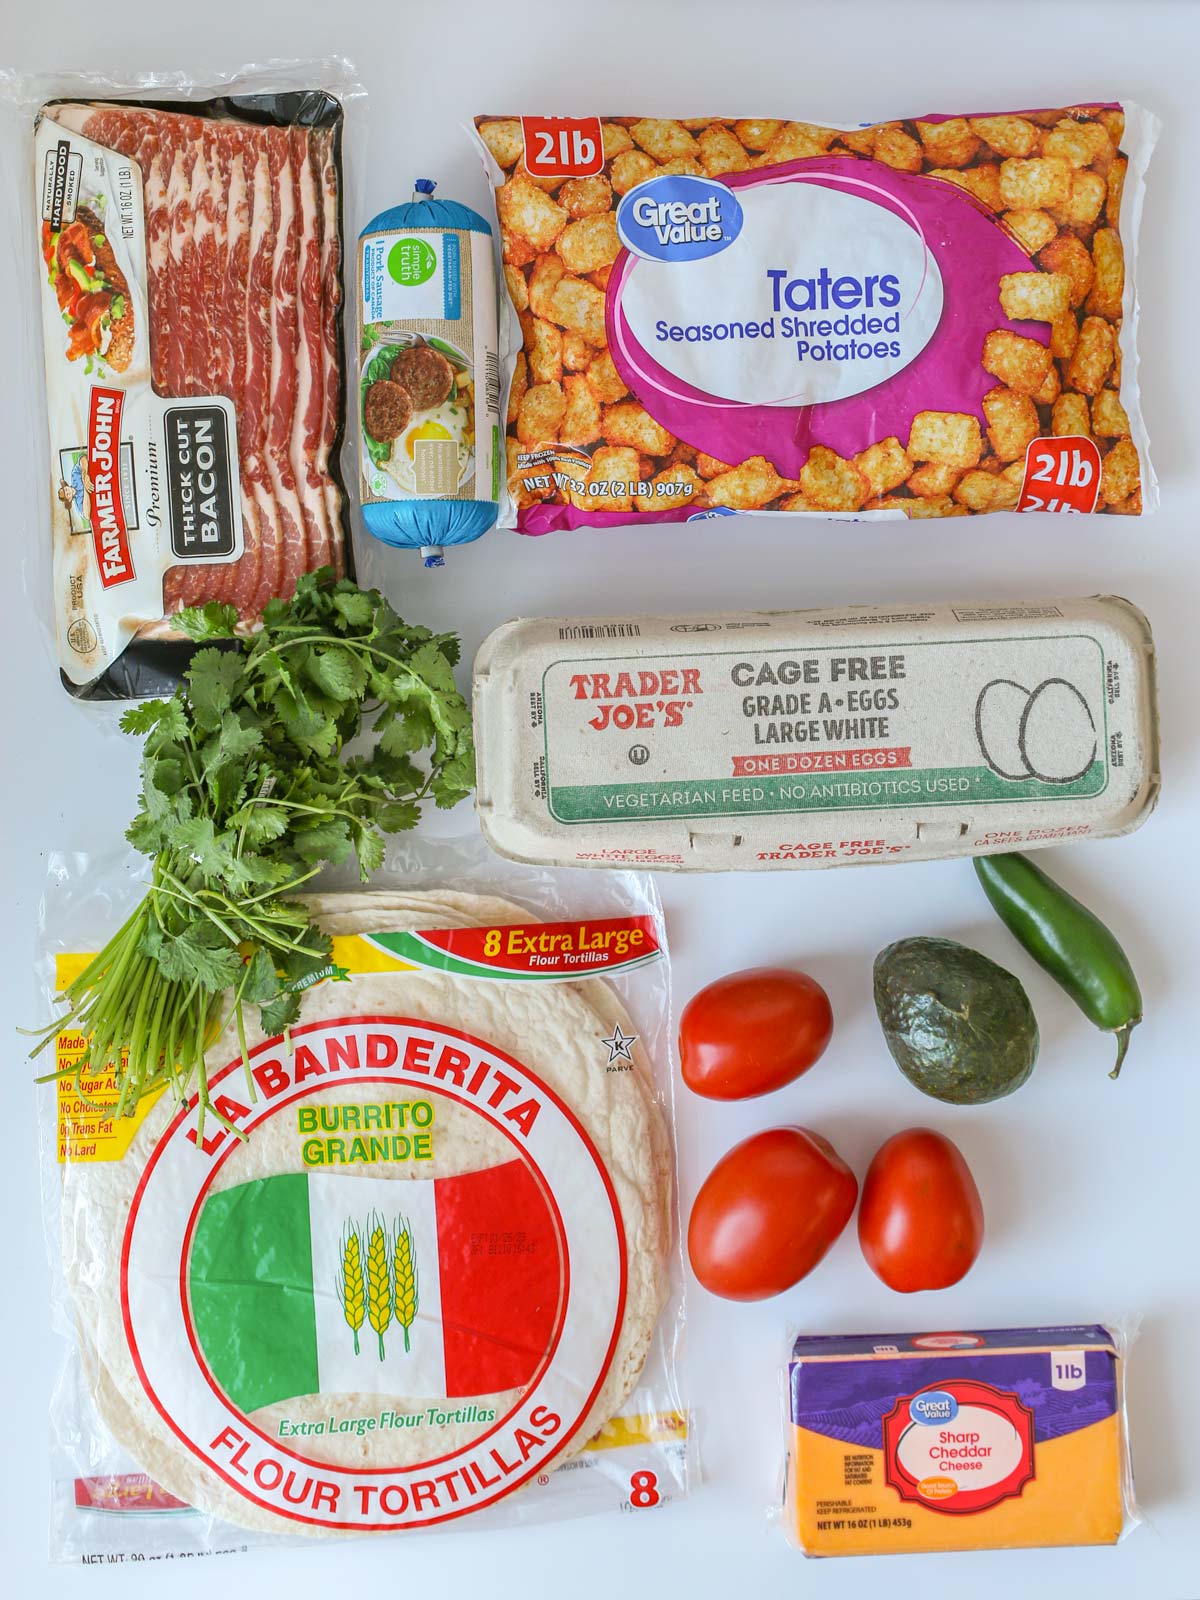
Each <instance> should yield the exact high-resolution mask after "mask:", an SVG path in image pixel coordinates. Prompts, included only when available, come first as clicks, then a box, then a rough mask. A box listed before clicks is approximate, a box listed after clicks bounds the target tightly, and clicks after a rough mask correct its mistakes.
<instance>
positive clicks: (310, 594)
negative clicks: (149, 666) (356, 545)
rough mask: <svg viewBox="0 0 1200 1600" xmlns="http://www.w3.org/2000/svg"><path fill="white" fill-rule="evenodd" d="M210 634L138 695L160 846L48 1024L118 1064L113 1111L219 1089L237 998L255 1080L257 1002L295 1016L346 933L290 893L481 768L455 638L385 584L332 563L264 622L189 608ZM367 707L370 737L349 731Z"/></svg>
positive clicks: (98, 1062) (144, 837)
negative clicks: (127, 910) (250, 1013)
mask: <svg viewBox="0 0 1200 1600" xmlns="http://www.w3.org/2000/svg"><path fill="white" fill-rule="evenodd" d="M177 621H178V625H179V627H180V628H181V629H182V630H184V631H185V632H186V633H187V634H188V635H189V636H190V637H191V638H192V639H194V640H196V641H198V642H199V643H201V644H203V643H205V642H206V641H212V640H222V641H232V643H230V642H226V643H224V644H223V645H222V646H221V647H215V646H214V647H211V648H205V649H199V650H197V651H196V652H195V653H194V655H193V656H192V659H191V664H190V666H189V667H188V670H187V673H186V675H185V679H184V682H183V683H181V684H180V686H179V688H178V689H177V690H176V691H175V693H174V694H173V695H172V696H171V698H170V699H169V700H149V701H145V702H143V703H141V704H139V705H136V706H133V707H131V708H130V709H129V710H128V711H126V712H125V714H124V716H123V717H122V719H121V726H122V728H123V729H124V730H125V732H126V733H131V734H140V735H142V736H143V737H144V739H145V744H144V746H143V751H142V793H141V798H140V802H139V805H138V812H137V816H136V817H135V818H134V820H133V822H132V824H131V825H130V827H129V829H128V831H127V837H128V838H129V840H130V842H131V843H132V844H133V845H135V846H136V848H137V849H138V850H140V851H142V852H143V854H145V855H147V856H150V857H151V858H152V859H153V869H152V872H151V877H150V883H149V888H148V890H147V893H146V896H145V898H144V899H143V900H142V901H141V903H140V904H139V905H138V907H137V909H136V910H135V911H134V912H133V914H132V916H131V917H130V918H129V920H128V921H127V922H126V923H125V925H124V926H123V927H122V928H121V929H120V930H119V931H118V932H117V933H116V934H114V935H113V937H112V938H111V939H110V940H109V942H108V944H107V945H106V946H105V947H104V949H103V950H102V951H100V953H99V954H98V955H97V956H96V957H95V958H94V959H93V960H92V961H91V963H90V964H89V965H88V967H87V968H86V970H85V971H84V972H82V973H81V974H80V976H79V977H78V978H77V979H76V980H75V982H74V983H72V984H71V985H70V986H69V987H68V988H67V989H66V990H65V991H64V992H63V994H62V995H61V996H60V999H62V1000H63V1001H64V1002H65V1003H66V1005H67V1007H68V1009H67V1011H66V1012H65V1013H64V1014H63V1015H60V1016H59V1017H58V1018H57V1019H56V1020H55V1021H54V1022H53V1023H52V1024H51V1025H50V1026H49V1027H48V1028H47V1029H46V1030H45V1031H44V1033H43V1034H41V1035H40V1036H39V1043H38V1044H37V1046H36V1047H35V1049H34V1051H33V1054H34V1055H37V1054H38V1052H39V1051H41V1050H42V1049H44V1048H45V1047H46V1046H47V1045H48V1044H49V1043H50V1042H51V1040H52V1039H53V1038H54V1037H55V1036H56V1035H57V1034H58V1033H59V1032H60V1031H61V1030H63V1029H71V1030H78V1031H79V1032H81V1033H83V1034H84V1035H85V1036H86V1037H87V1039H88V1045H87V1049H86V1051H85V1053H84V1055H83V1057H82V1058H81V1059H80V1060H79V1061H78V1062H76V1063H74V1064H73V1065H71V1066H69V1067H66V1068H64V1069H63V1070H62V1072H61V1073H58V1074H51V1076H72V1077H74V1079H75V1083H76V1087H77V1089H79V1092H80V1094H81V1096H82V1089H81V1088H80V1081H81V1079H82V1078H83V1077H84V1076H85V1075H87V1076H95V1075H97V1074H101V1075H105V1076H110V1075H111V1078H112V1080H113V1081H114V1083H115V1086H116V1089H117V1095H118V1098H117V1105H116V1110H115V1113H114V1114H115V1115H116V1116H121V1115H132V1113H133V1110H134V1108H135V1106H136V1105H137V1103H138V1101H139V1100H141V1099H143V1098H144V1097H145V1096H146V1095H148V1094H152V1093H154V1092H155V1091H157V1090H159V1089H163V1088H169V1089H170V1090H171V1091H172V1092H173V1094H174V1095H175V1097H176V1098H177V1099H178V1100H179V1101H180V1102H184V1101H186V1100H188V1099H189V1098H190V1097H191V1096H193V1095H194V1096H196V1098H197V1101H198V1105H199V1118H198V1121H199V1131H200V1133H201V1134H202V1133H203V1126H204V1118H205V1116H206V1115H211V1116H213V1117H215V1118H216V1119H217V1120H218V1121H220V1122H221V1123H223V1124H224V1125H225V1126H226V1127H229V1126H231V1125H230V1123H229V1121H228V1119H227V1118H225V1117H224V1116H223V1115H222V1114H221V1112H220V1111H219V1110H218V1109H217V1108H216V1106H214V1105H213V1103H212V1101H211V1100H210V1098H209V1089H208V1079H207V1075H206V1071H205V1061H204V1055H205V1050H206V1049H207V1048H208V1046H210V1045H211V1044H212V1042H213V1041H214V1040H215V1039H216V1037H217V1036H218V1034H219V1033H220V1032H221V1030H222V1029H223V1028H224V1027H225V1025H226V1023H227V1022H228V1020H229V1018H230V1015H231V1014H232V1016H233V1018H234V1020H235V1021H236V1025H237V1029H238V1037H239V1040H240V1042H241V1050H242V1059H243V1064H244V1066H245V1069H246V1081H247V1086H248V1089H249V1093H250V1095H251V1098H253V1097H254V1093H255V1090H254V1083H253V1079H252V1078H251V1076H250V1070H249V1059H248V1053H247V1048H246V1033H245V1022H244V1008H245V1006H247V1005H255V1006H259V1007H261V1012H262V1026H263V1028H264V1029H265V1030H266V1031H267V1032H268V1033H279V1032H282V1031H284V1030H286V1029H287V1027H288V1026H289V1025H290V1024H291V1023H292V1022H293V1021H294V1020H295V1018H296V1015H297V1013H298V1011H299V1007H300V999H299V994H300V990H301V989H302V988H303V987H304V985H305V983H306V981H312V979H313V977H314V976H315V975H316V974H317V973H319V972H320V971H321V970H322V969H323V968H324V967H325V966H327V964H328V962H329V955H330V941H329V939H328V937H327V935H325V934H324V933H322V932H321V930H320V929H319V928H317V927H315V926H314V925H313V924H312V922H311V921H310V920H309V917H308V913H307V911H306V909H305V907H304V905H303V904H302V903H301V902H299V901H297V900H295V899H290V898H289V896H292V895H294V894H295V892H296V891H297V890H298V889H299V888H300V887H301V886H302V885H303V884H305V883H307V882H308V881H309V880H310V879H311V878H313V877H315V876H316V874H317V873H318V872H320V871H321V869H322V868H323V867H324V866H325V865H326V864H327V863H328V864H334V865H336V864H338V863H340V862H344V861H346V860H348V859H349V858H350V857H351V856H354V857H356V858H357V861H358V867H359V871H360V874H361V877H362V878H363V880H364V881H365V880H366V879H367V877H368V876H369V874H370V873H371V872H372V871H373V870H374V869H376V868H377V867H379V866H380V865H381V863H382V861H383V856H384V837H383V836H384V834H387V833H396V832H399V831H400V830H402V829H405V828H411V827H413V826H414V825H415V824H416V822H417V819H418V817H419V815H420V807H421V803H422V801H424V800H426V799H432V800H433V801H434V803H435V804H436V805H438V806H445V807H448V806H452V805H454V804H456V802H457V801H459V800H460V799H462V798H463V797H464V796H465V795H467V794H469V793H470V792H471V789H472V787H473V785H474V779H475V764H474V750H473V746H472V740H471V715H470V711H469V709H468V707H467V706H466V704H465V703H464V701H463V698H462V696H461V695H460V694H459V692H458V690H457V689H456V688H455V684H454V676H453V667H454V665H455V663H456V661H457V660H458V641H457V639H456V638H455V637H454V636H453V635H451V634H432V633H431V632H430V631H429V630H428V629H427V628H415V627H410V626H409V625H408V624H406V623H404V622H402V621H401V620H400V618H399V617H398V616H397V615H396V613H395V612H394V611H393V610H392V608H391V606H390V605H389V604H388V603H387V601H386V600H385V599H384V598H383V597H382V596H381V595H380V594H379V593H378V592H377V591H375V590H363V589H359V588H358V587H357V585H355V584H353V583H351V582H350V581H349V580H347V579H340V580H335V578H334V576H333V573H332V572H331V571H330V570H329V569H328V568H326V569H324V570H322V571H320V572H317V573H310V574H308V575H306V576H305V577H302V578H301V579H300V580H299V582H298V584H297V586H296V593H295V596H294V597H293V598H292V599H291V600H286V601H285V600H273V601H271V602H270V604H269V605H268V606H267V607H266V609H265V611H264V613H263V626H262V629H261V631H260V632H258V633H256V634H254V635H253V636H252V637H249V638H246V637H242V638H238V637H236V635H235V627H236V624H237V613H236V611H235V610H234V608H233V607H232V606H224V605H219V604H216V603H210V604H208V605H206V606H204V607H203V608H200V609H191V610H185V611H182V612H180V613H179V616H178V619H177ZM364 720H366V721H368V722H369V723H370V724H371V727H372V729H373V733H374V743H373V746H372V747H371V748H370V749H369V751H368V752H367V753H365V754H362V755H353V756H346V755H345V750H346V747H347V746H348V745H349V744H350V743H351V741H352V740H355V739H357V738H358V736H359V735H360V734H361V733H362V732H363V729H364Z"/></svg>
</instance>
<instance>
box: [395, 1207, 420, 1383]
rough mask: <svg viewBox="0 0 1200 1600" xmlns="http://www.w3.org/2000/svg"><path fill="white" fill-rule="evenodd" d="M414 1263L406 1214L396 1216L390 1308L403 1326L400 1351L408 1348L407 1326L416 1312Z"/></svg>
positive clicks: (406, 1352) (410, 1323)
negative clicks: (402, 1341)
mask: <svg viewBox="0 0 1200 1600" xmlns="http://www.w3.org/2000/svg"><path fill="white" fill-rule="evenodd" d="M419 1292H420V1286H419V1284H418V1282H417V1263H416V1258H415V1256H414V1254H413V1242H412V1228H411V1226H410V1225H409V1222H408V1219H407V1218H406V1217H397V1218H396V1221H395V1224H394V1242H393V1245H392V1311H393V1313H394V1315H395V1318H396V1322H397V1323H398V1324H399V1326H400V1327H401V1328H403V1330H404V1352H405V1354H406V1355H407V1354H408V1352H409V1350H410V1349H411V1345H410V1343H409V1329H410V1328H411V1327H412V1325H413V1322H414V1320H415V1318H416V1315H417V1297H418V1294H419Z"/></svg>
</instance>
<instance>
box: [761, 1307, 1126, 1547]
mask: <svg viewBox="0 0 1200 1600" xmlns="http://www.w3.org/2000/svg"><path fill="white" fill-rule="evenodd" d="M1139 1320H1140V1319H1137V1318H1131V1319H1125V1320H1120V1321H1117V1322H1113V1323H1109V1324H1102V1323H1086V1324H1077V1325H1073V1326H1069V1327H1033V1328H991V1329H985V1330H978V1331H968V1330H965V1329H962V1330H956V1331H954V1332H952V1333H949V1332H947V1333H879V1334H850V1335H841V1334H830V1335H809V1334H798V1335H797V1336H796V1338H795V1340H794V1342H793V1345H792V1350H791V1360H790V1362H789V1364H788V1367H787V1369H786V1377H785V1383H784V1396H783V1399H784V1427H785V1430H786V1436H787V1454H786V1465H785V1472H784V1481H783V1486H782V1496H781V1509H780V1521H781V1522H782V1524H783V1527H784V1531H785V1532H786V1533H787V1535H788V1537H789V1538H790V1539H791V1540H792V1542H793V1543H794V1544H796V1545H797V1546H798V1547H799V1548H800V1549H801V1550H802V1551H803V1552H804V1553H805V1554H806V1555H809V1556H845V1555H885V1554H893V1555H896V1554H906V1553H907V1554H917V1553H920V1552H931V1551H943V1550H1009V1549H1018V1548H1040V1547H1047V1546H1054V1545H1113V1544H1116V1543H1117V1542H1118V1541H1119V1540H1120V1539H1123V1538H1124V1537H1125V1536H1126V1535H1127V1534H1128V1533H1130V1532H1131V1531H1132V1530H1133V1528H1135V1527H1136V1526H1137V1524H1138V1523H1139V1522H1140V1521H1141V1520H1142V1517H1141V1513H1140V1511H1139V1508H1138V1505H1137V1501H1136V1498H1135V1496H1134V1487H1133V1467H1132V1460H1131V1455H1130V1447H1129V1421H1128V1416H1127V1413H1126V1391H1125V1364H1126V1361H1127V1358H1128V1354H1129V1347H1130V1345H1131V1344H1132V1343H1133V1341H1134V1339H1135V1338H1136V1336H1137V1331H1138V1324H1139Z"/></svg>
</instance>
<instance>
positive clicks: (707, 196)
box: [617, 174, 742, 261]
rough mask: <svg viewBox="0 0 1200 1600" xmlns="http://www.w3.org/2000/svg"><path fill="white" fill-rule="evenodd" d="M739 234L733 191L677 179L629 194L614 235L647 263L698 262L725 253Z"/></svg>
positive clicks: (708, 182)
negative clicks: (617, 235)
mask: <svg viewBox="0 0 1200 1600" xmlns="http://www.w3.org/2000/svg"><path fill="white" fill-rule="evenodd" d="M741 231H742V208H741V205H740V204H739V202H738V198H737V196H736V195H735V194H734V193H733V190H732V189H728V188H726V186H725V185H724V184H723V183H713V182H712V181H711V180H710V179H708V178H694V177H689V176H687V175H686V174H679V175H676V176H672V177H666V178H652V179H651V180H650V182H649V183H641V184H638V186H637V188H635V189H631V190H630V191H629V193H628V194H627V195H626V196H625V198H624V200H623V201H622V202H621V205H620V207H619V209H618V211H617V232H618V234H620V236H621V239H622V241H623V242H624V243H625V245H627V246H628V248H629V249H630V250H632V251H633V253H634V255H638V256H643V257H644V258H645V259H647V260H649V261H699V260H702V259H703V258H704V257H705V256H715V255H718V254H719V253H720V252H721V251H722V250H727V249H728V248H729V246H730V245H731V244H732V243H733V241H734V240H735V239H736V238H737V236H738V234H739V233H741Z"/></svg>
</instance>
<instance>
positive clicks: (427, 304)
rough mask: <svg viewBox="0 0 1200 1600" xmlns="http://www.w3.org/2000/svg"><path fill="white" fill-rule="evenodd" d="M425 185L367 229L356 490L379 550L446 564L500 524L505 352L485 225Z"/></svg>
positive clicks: (361, 270)
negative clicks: (448, 552)
mask: <svg viewBox="0 0 1200 1600" xmlns="http://www.w3.org/2000/svg"><path fill="white" fill-rule="evenodd" d="M436 188H437V184H436V183H435V182H434V181H433V180H432V179H430V178H418V179H417V181H416V184H415V186H414V189H413V196H412V199H411V200H410V201H409V202H408V203H407V204H404V205H397V206H389V207H388V209H387V210H386V211H382V212H380V214H379V215H378V216H377V217H373V218H372V219H371V221H370V222H368V224H367V226H366V227H365V228H364V229H363V230H362V232H361V234H360V235H359V241H358V272H357V274H356V282H357V284H358V291H357V296H356V308H357V317H356V326H357V333H358V343H357V360H358V363H359V397H360V398H359V405H358V448H359V461H358V465H359V474H360V477H359V492H360V496H361V500H362V517H363V524H364V526H365V527H366V529H367V531H368V532H369V533H371V534H373V535H374V536H375V538H376V539H379V540H380V541H381V542H382V543H383V544H387V545H392V546H393V547H395V548H399V549H409V550H420V552H421V555H422V558H423V560H424V563H425V565H426V566H427V567H436V566H441V565H443V564H444V559H445V558H444V555H443V549H444V547H445V546H447V545H456V544H469V543H471V541H472V540H474V539H478V538H480V537H481V536H482V535H483V534H485V533H486V532H487V531H488V529H489V528H492V527H494V526H495V524H496V517H497V515H498V510H499V508H498V506H497V503H496V500H497V496H498V494H499V487H500V476H501V474H500V459H501V458H500V415H499V407H500V358H499V354H498V351H497V333H496V309H497V308H496V280H495V268H494V265H493V246H492V229H491V224H490V223H489V222H488V221H487V219H486V218H484V217H481V216H480V215H479V213H478V211H473V210H472V209H471V207H470V206H464V205H461V204H460V203H459V202H458V201H457V200H449V199H446V198H445V197H435V195H434V190H435V189H436Z"/></svg>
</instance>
